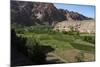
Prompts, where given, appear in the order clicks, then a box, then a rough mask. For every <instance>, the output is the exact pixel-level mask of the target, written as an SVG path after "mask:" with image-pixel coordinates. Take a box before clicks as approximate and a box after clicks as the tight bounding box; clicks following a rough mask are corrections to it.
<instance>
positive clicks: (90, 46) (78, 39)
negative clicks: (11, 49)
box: [16, 26, 95, 63]
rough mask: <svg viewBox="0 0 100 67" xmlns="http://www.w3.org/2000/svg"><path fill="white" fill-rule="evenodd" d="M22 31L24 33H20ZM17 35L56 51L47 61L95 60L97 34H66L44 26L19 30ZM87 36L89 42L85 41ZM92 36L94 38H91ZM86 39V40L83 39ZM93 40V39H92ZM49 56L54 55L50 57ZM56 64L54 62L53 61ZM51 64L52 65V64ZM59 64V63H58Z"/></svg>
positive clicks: (51, 53)
mask: <svg viewBox="0 0 100 67" xmlns="http://www.w3.org/2000/svg"><path fill="white" fill-rule="evenodd" d="M19 30H22V31H23V32H22V33H19V32H18V31H19ZM16 31H17V35H18V36H22V37H26V38H28V39H32V38H35V39H37V40H39V42H40V43H41V44H42V45H46V46H51V47H52V48H54V51H52V52H50V53H48V54H47V60H48V61H50V60H51V59H52V60H53V59H59V60H60V61H59V62H67V63H68V62H82V61H94V60H95V43H94V42H93V43H92V42H91V41H95V39H93V38H95V34H93V33H92V34H82V33H81V34H78V35H77V34H67V33H66V34H64V33H62V32H55V31H51V28H49V27H48V28H46V29H45V27H43V26H38V27H35V26H33V27H31V28H30V27H28V28H26V29H25V28H22V29H17V30H16ZM85 36H87V37H86V38H88V36H90V37H89V38H90V39H89V38H88V39H89V41H88V40H84V39H85ZM91 36H92V37H91ZM83 38H84V39H83ZM91 38H92V39H91ZM49 55H52V57H50V56H49ZM52 62H54V61H52ZM52 62H51V63H52ZM56 62H58V61H56Z"/></svg>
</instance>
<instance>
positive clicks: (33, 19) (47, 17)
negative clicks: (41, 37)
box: [11, 1, 92, 25]
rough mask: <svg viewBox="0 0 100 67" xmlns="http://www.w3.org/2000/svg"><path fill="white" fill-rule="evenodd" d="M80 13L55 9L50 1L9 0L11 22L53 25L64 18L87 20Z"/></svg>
mask: <svg viewBox="0 0 100 67" xmlns="http://www.w3.org/2000/svg"><path fill="white" fill-rule="evenodd" d="M89 19H92V18H88V17H86V16H84V15H82V14H79V13H77V12H73V11H68V10H67V11H66V10H64V9H57V8H56V7H55V6H54V4H52V3H42V2H41V3H40V2H26V1H11V23H12V24H13V23H16V24H22V25H36V24H42V25H45V24H48V25H55V24H56V23H57V22H61V21H64V20H67V21H68V20H89Z"/></svg>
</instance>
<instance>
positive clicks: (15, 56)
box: [11, 29, 61, 67]
mask: <svg viewBox="0 0 100 67" xmlns="http://www.w3.org/2000/svg"><path fill="white" fill-rule="evenodd" d="M26 43H27V38H22V37H18V36H17V35H16V32H15V31H14V29H12V30H11V66H12V67H14V66H27V65H42V64H55V63H61V62H57V61H59V59H56V58H54V59H51V60H47V59H46V58H47V54H48V53H49V52H52V51H54V48H52V47H51V46H45V45H40V44H39V43H38V42H35V41H34V42H33V43H32V44H34V46H31V47H28V46H26Z"/></svg>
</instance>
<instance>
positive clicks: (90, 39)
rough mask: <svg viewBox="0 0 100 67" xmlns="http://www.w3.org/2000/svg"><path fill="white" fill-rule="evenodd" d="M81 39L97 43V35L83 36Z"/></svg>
mask: <svg viewBox="0 0 100 67" xmlns="http://www.w3.org/2000/svg"><path fill="white" fill-rule="evenodd" d="M81 39H82V40H84V41H87V42H90V43H93V44H95V36H81Z"/></svg>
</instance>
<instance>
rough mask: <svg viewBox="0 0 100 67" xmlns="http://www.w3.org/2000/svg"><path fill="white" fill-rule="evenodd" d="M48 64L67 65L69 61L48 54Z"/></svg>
mask: <svg viewBox="0 0 100 67" xmlns="http://www.w3.org/2000/svg"><path fill="white" fill-rule="evenodd" d="M46 60H47V63H48V64H56V63H66V62H67V61H66V60H64V59H62V58H61V57H59V56H57V55H55V54H54V53H48V54H47V58H46Z"/></svg>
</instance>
